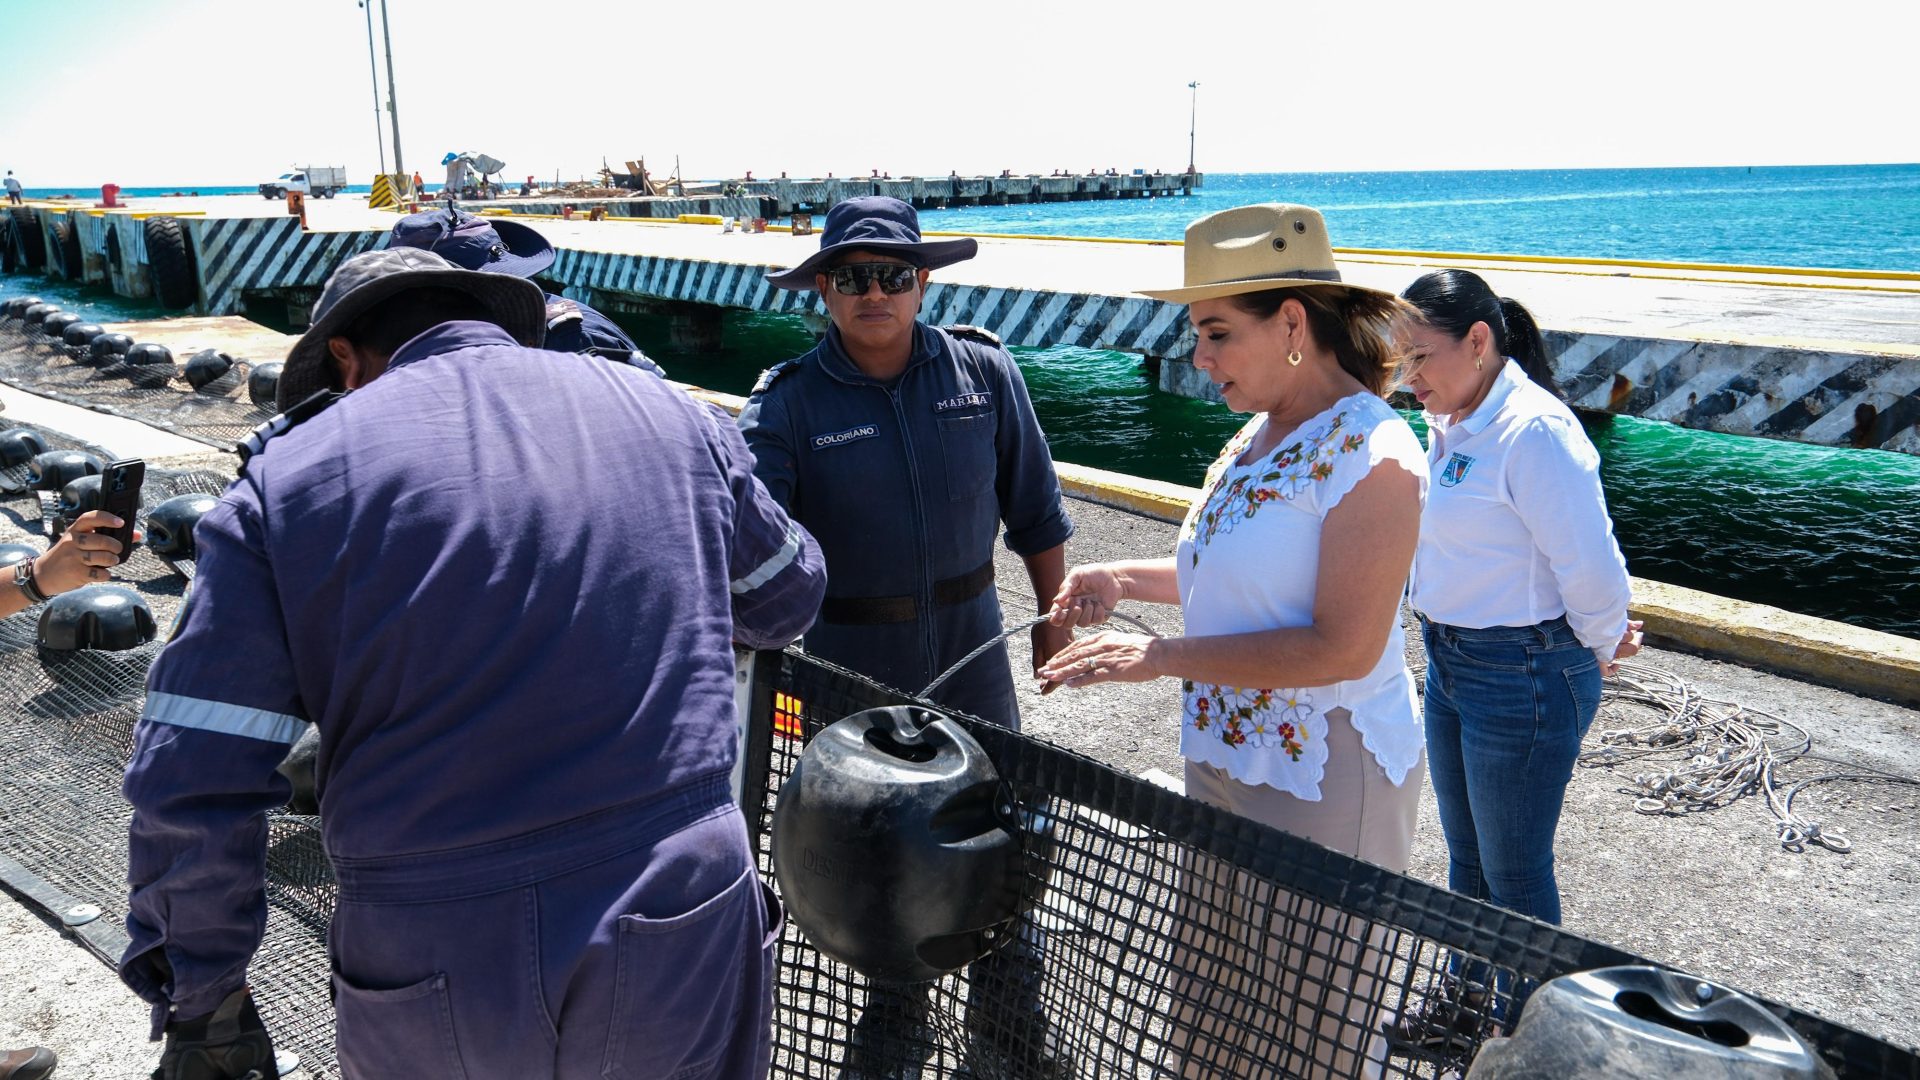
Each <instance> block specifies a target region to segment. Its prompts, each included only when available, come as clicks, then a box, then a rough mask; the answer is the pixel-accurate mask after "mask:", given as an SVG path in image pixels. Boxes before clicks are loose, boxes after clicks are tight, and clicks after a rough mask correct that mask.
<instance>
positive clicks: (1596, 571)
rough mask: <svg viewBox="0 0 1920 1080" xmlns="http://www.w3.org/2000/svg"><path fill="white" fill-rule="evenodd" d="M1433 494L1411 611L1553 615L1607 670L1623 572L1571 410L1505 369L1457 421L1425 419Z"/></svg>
mask: <svg viewBox="0 0 1920 1080" xmlns="http://www.w3.org/2000/svg"><path fill="white" fill-rule="evenodd" d="M1428 430H1429V435H1428V439H1429V444H1428V447H1427V463H1428V466H1429V468H1431V469H1432V486H1431V488H1430V489H1429V493H1428V496H1427V506H1426V511H1425V512H1424V513H1423V514H1421V516H1420V547H1419V550H1418V551H1417V552H1415V554H1414V558H1413V579H1412V584H1411V587H1410V590H1409V593H1410V597H1411V599H1412V603H1413V608H1414V610H1415V611H1418V612H1420V613H1421V614H1422V615H1425V616H1426V617H1427V618H1429V619H1431V620H1433V621H1434V622H1438V623H1447V624H1449V625H1452V626H1461V627H1471V628H1474V629H1484V628H1486V627H1491V626H1532V625H1533V624H1535V623H1539V622H1545V621H1546V620H1549V619H1553V618H1556V617H1558V616H1560V615H1565V616H1566V617H1567V623H1568V624H1569V625H1570V626H1571V627H1572V628H1573V633H1574V636H1576V637H1578V638H1579V639H1580V643H1581V644H1582V645H1585V646H1586V647H1587V648H1589V649H1592V650H1593V651H1594V654H1595V655H1597V656H1598V657H1600V659H1601V660H1602V661H1608V660H1612V659H1613V654H1614V650H1615V648H1616V647H1617V646H1618V645H1619V642H1620V636H1621V635H1622V634H1623V633H1625V631H1626V628H1627V599H1628V583H1627V564H1626V561H1625V560H1624V559H1622V558H1621V557H1620V545H1619V544H1617V543H1615V542H1614V538H1613V520H1612V518H1610V517H1608V515H1607V500H1606V496H1605V495H1604V494H1603V493H1602V492H1601V490H1600V455H1599V454H1598V453H1597V452H1595V450H1594V448H1593V443H1592V442H1590V441H1589V440H1588V439H1587V434H1586V432H1585V431H1583V430H1582V429H1581V427H1580V421H1579V420H1577V419H1575V418H1574V415H1573V410H1571V409H1569V408H1567V406H1566V405H1565V404H1564V403H1563V402H1561V401H1560V400H1559V399H1558V398H1556V397H1554V396H1553V395H1552V394H1551V393H1549V392H1547V390H1545V389H1544V388H1542V387H1541V386H1540V385H1538V384H1537V383H1535V382H1534V381H1533V380H1532V379H1529V378H1527V375H1526V373H1525V372H1524V371H1522V370H1521V369H1520V365H1519V364H1518V363H1516V362H1514V361H1512V360H1507V361H1505V362H1504V363H1503V364H1502V365H1501V369H1500V376H1499V378H1498V379H1497V380H1496V381H1495V382H1494V384H1493V389H1492V390H1490V391H1488V393H1487V398H1486V400H1485V401H1482V402H1481V403H1480V406H1479V407H1478V408H1476V409H1474V410H1473V412H1472V414H1471V415H1469V416H1467V417H1465V418H1463V419H1460V420H1458V421H1451V420H1449V418H1447V417H1443V416H1438V415H1431V414H1430V415H1429V416H1428Z"/></svg>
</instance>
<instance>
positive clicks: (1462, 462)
mask: <svg viewBox="0 0 1920 1080" xmlns="http://www.w3.org/2000/svg"><path fill="white" fill-rule="evenodd" d="M1471 468H1473V459H1472V458H1470V457H1468V456H1467V455H1465V454H1455V455H1453V456H1452V457H1450V458H1448V459H1447V467H1446V468H1444V469H1441V470H1440V486H1441V487H1455V486H1457V485H1458V484H1459V483H1460V481H1462V480H1465V479H1466V478H1467V470H1468V469H1471Z"/></svg>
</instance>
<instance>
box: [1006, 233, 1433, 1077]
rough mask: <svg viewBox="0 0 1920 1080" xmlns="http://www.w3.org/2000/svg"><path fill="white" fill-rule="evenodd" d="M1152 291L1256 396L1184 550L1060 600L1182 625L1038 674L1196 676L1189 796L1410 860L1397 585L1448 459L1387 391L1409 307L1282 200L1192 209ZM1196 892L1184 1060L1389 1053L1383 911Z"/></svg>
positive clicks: (1335, 1068)
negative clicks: (1177, 263) (1361, 957)
mask: <svg viewBox="0 0 1920 1080" xmlns="http://www.w3.org/2000/svg"><path fill="white" fill-rule="evenodd" d="M1146 295H1148V296H1153V297H1157V298H1160V299H1164V300H1172V301H1177V302H1180V303H1185V304H1186V305H1187V314H1188V318H1189V319H1190V320H1191V322H1192V324H1193V329H1194V332H1195V334H1196V335H1197V337H1198V340H1197V342H1196V344H1195V349H1194V354H1193V363H1194V367H1195V368H1197V369H1199V370H1201V371H1204V372H1205V373H1206V374H1207V375H1208V377H1209V378H1211V379H1212V380H1213V381H1214V383H1215V384H1217V385H1218V386H1219V387H1220V391H1221V394H1222V396H1224V397H1225V399H1226V402H1227V405H1228V406H1229V407H1230V408H1232V409H1234V410H1236V411H1240V412H1250V413H1253V414H1254V416H1253V418H1252V419H1251V420H1249V421H1248V422H1247V424H1246V426H1244V427H1243V428H1241V429H1240V432H1239V433H1238V434H1237V435H1235V436H1234V437H1233V438H1232V439H1231V440H1230V441H1229V442H1228V443H1227V445H1226V448H1225V449H1224V450H1222V451H1221V453H1220V456H1219V458H1218V459H1217V460H1216V461H1215V462H1214V463H1213V466H1212V467H1211V468H1210V469H1209V470H1208V471H1207V477H1206V481H1205V483H1204V485H1203V487H1202V491H1201V495H1200V498H1199V499H1198V500H1197V501H1196V502H1195V503H1194V505H1193V507H1192V509H1191V510H1189V511H1188V514H1187V518H1186V522H1185V524H1184V525H1182V527H1181V529H1180V536H1179V541H1178V544H1177V547H1176V549H1175V552H1174V555H1173V556H1172V557H1171V558H1166V559H1155V560H1145V561H1139V562H1121V563H1101V564H1095V565H1089V566H1082V567H1078V568H1076V569H1075V570H1073V571H1072V572H1071V573H1070V574H1069V575H1068V576H1067V578H1066V581H1065V583H1064V584H1063V585H1062V586H1061V589H1060V592H1059V594H1058V595H1057V596H1056V598H1055V601H1054V609H1053V618H1054V620H1055V621H1056V622H1057V623H1060V624H1070V625H1078V626H1085V625H1091V624H1094V623H1098V622H1102V621H1104V620H1105V619H1106V617H1107V613H1108V612H1109V611H1110V610H1112V608H1113V607H1114V605H1116V604H1118V603H1119V602H1120V601H1122V600H1137V601H1144V602H1148V603H1162V604H1179V605H1180V608H1181V612H1182V615H1183V616H1184V619H1185V623H1186V634H1185V635H1184V636H1181V637H1170V638H1155V637H1146V636H1140V635H1135V634H1124V633H1116V632H1113V631H1105V632H1101V633H1098V634H1095V635H1093V636H1091V637H1087V638H1083V639H1081V640H1079V641H1077V642H1075V643H1073V644H1072V645H1071V646H1069V647H1068V648H1066V649H1064V650H1062V651H1061V652H1060V653H1059V654H1057V655H1055V656H1054V657H1053V658H1052V660H1051V661H1050V662H1049V663H1048V664H1047V665H1046V666H1045V667H1044V668H1042V670H1041V672H1040V674H1041V675H1042V677H1044V678H1047V679H1050V680H1053V681H1056V682H1060V683H1064V684H1065V685H1068V686H1087V685H1092V684H1095V683H1101V682H1108V681H1123V682H1144V681H1147V680H1149V679H1156V678H1161V677H1166V676H1172V677H1177V678H1179V679H1180V680H1181V690H1182V695H1181V702H1182V716H1181V728H1180V751H1181V754H1182V756H1183V757H1185V758H1186V790H1187V794H1189V795H1191V796H1194V797H1195V798H1199V799H1203V800H1205V801H1207V802H1210V803H1213V804H1215V805H1217V806H1221V807H1224V808H1226V809H1228V810H1231V811H1232V812H1234V813H1236V814H1239V815H1241V816H1244V817H1249V818H1253V819H1255V820H1257V821H1261V822H1264V823H1266V824H1269V825H1273V826H1275V827H1277V828H1281V829H1284V830H1286V831H1288V832H1291V833H1294V834H1296V835H1300V836H1305V837H1307V838H1309V839H1312V840H1315V841H1318V842H1319V843H1322V844H1324V845H1326V846H1328V847H1331V848H1335V849H1337V850H1340V851H1343V852H1346V853H1348V854H1352V855H1357V856H1359V857H1360V858H1363V859H1366V860H1368V861H1370V862H1374V863H1377V864H1379V865H1381V866H1385V867H1389V868H1391V869H1394V870H1404V869H1405V868H1406V866H1407V861H1408V856H1409V853H1410V851H1411V849H1412V843H1413V825H1414V818H1415V815H1416V812H1417V809H1418V803H1419V788H1420V780H1421V776H1422V771H1423V767H1424V766H1423V761H1422V739H1421V732H1420V720H1419V717H1418V715H1417V713H1416V712H1415V708H1414V697H1413V683H1412V679H1411V677H1410V676H1409V674H1408V672H1407V667H1406V661H1405V644H1404V638H1403V634H1402V631H1401V628H1400V621H1399V602H1400V595H1401V591H1402V587H1403V586H1404V584H1405V582H1406V578H1407V568H1408V566H1409V565H1410V564H1411V563H1412V561H1413V552H1414V545H1415V543H1416V540H1417V538H1418V535H1419V527H1420V511H1421V505H1422V502H1423V500H1424V498H1425V494H1426V484H1427V469H1426V461H1425V456H1424V454H1423V452H1422V450H1421V448H1420V443H1419V440H1418V439H1417V438H1415V436H1414V434H1413V430H1412V429H1411V428H1410V427H1408V426H1407V423H1406V421H1404V420H1402V419H1401V418H1400V417H1399V415H1398V414H1396V413H1395V412H1394V411H1393V409H1392V408H1390V407H1389V406H1388V405H1387V403H1386V401H1385V400H1383V398H1382V396H1381V395H1382V394H1383V393H1385V392H1386V390H1387V389H1388V387H1389V386H1390V385H1392V382H1393V376H1394V353H1393V347H1392V343H1391V337H1390V333H1391V330H1392V327H1393V325H1394V323H1395V322H1396V321H1397V320H1398V319H1400V318H1401V317H1403V315H1404V314H1405V312H1406V311H1407V308H1406V306H1405V305H1404V304H1403V303H1402V302H1401V301H1400V300H1399V299H1398V298H1397V297H1395V296H1393V295H1392V294H1391V293H1387V292H1381V291H1378V290H1374V289H1368V288H1363V287H1360V286H1356V285H1349V284H1345V283H1343V282H1342V281H1341V280H1340V273H1339V271H1338V270H1337V269H1336V268H1335V267H1334V262H1333V249H1332V247H1331V246H1330V243H1329V241H1328V239H1327V232H1326V226H1325V224H1324V222H1323V221H1322V220H1321V217H1320V214H1319V213H1318V212H1317V211H1314V210H1311V209H1308V208H1307V207H1302V206H1284V205H1263V206H1246V207H1240V208H1238V209H1234V210H1227V211H1223V212H1221V213H1217V214H1213V215H1211V216H1209V217H1205V218H1202V219H1200V220H1199V221H1196V222H1194V223H1193V225H1191V226H1190V227H1189V228H1188V229H1187V243H1186V285H1185V287H1184V288H1179V289H1169V290H1163V291H1148V292H1147V294H1146ZM1182 889H1183V892H1184V893H1185V899H1186V903H1185V904H1184V908H1183V912H1184V915H1185V918H1184V919H1183V920H1182V922H1183V928H1182V945H1183V948H1182V949H1181V950H1180V951H1179V952H1180V955H1177V956H1176V958H1175V965H1176V971H1177V972H1179V974H1180V977H1179V978H1177V979H1176V986H1175V987H1174V993H1175V996H1176V1000H1177V1001H1179V1002H1180V1008H1179V1010H1178V1012H1179V1013H1180V1015H1179V1016H1177V1017H1176V1020H1184V1021H1185V1022H1183V1023H1180V1024H1178V1027H1179V1028H1180V1029H1181V1030H1180V1031H1179V1032H1178V1033H1177V1034H1176V1036H1175V1038H1174V1040H1173V1046H1172V1053H1173V1054H1174V1056H1175V1057H1176V1058H1178V1059H1179V1063H1180V1064H1179V1067H1180V1068H1182V1069H1183V1070H1185V1071H1186V1072H1188V1073H1191V1074H1198V1075H1215V1074H1216V1073H1217V1072H1218V1071H1219V1070H1222V1069H1225V1070H1228V1071H1229V1072H1230V1073H1231V1074H1233V1075H1243V1074H1244V1073H1245V1071H1246V1070H1247V1069H1248V1068H1250V1067H1251V1066H1252V1065H1253V1063H1259V1064H1260V1066H1261V1067H1263V1068H1278V1069H1279V1070H1280V1071H1281V1072H1283V1073H1284V1074H1287V1075H1302V1076H1318V1075H1342V1076H1345V1075H1354V1074H1355V1073H1356V1072H1357V1071H1367V1070H1369V1069H1372V1068H1374V1067H1375V1062H1377V1060H1378V1059H1379V1057H1381V1056H1382V1055H1383V1053H1384V1049H1383V1047H1382V1045H1381V1043H1380V1040H1379V1039H1378V1038H1376V1037H1375V1036H1374V1035H1373V1034H1372V1032H1373V1028H1374V1026H1375V1024H1376V1023H1377V1016H1376V1015H1375V1013H1376V1012H1377V1006H1376V1004H1375V1003H1374V1001H1373V1000H1372V999H1373V997H1374V996H1375V994H1376V993H1377V992H1378V986H1377V981H1376V980H1377V976H1378V975H1379V973H1380V966H1381V963H1382V961H1383V959H1384V957H1385V953H1384V951H1383V950H1381V949H1380V948H1379V945H1380V942H1379V941H1378V940H1373V941H1371V942H1369V944H1371V945H1372V946H1373V947H1372V948H1370V949H1368V950H1367V951H1368V958H1367V960H1366V961H1365V962H1364V963H1359V964H1358V966H1357V967H1356V966H1354V965H1355V964H1356V959H1355V954H1356V953H1357V952H1358V951H1359V949H1360V944H1361V941H1362V940H1366V939H1367V938H1368V936H1369V935H1367V934H1366V933H1365V932H1364V929H1363V930H1361V931H1359V932H1358V934H1357V937H1356V931H1355V930H1353V929H1351V928H1348V929H1346V930H1344V931H1343V932H1340V933H1337V934H1336V933H1330V932H1329V927H1330V926H1331V923H1330V922H1329V921H1328V920H1329V919H1330V918H1331V916H1328V917H1327V918H1323V919H1320V921H1318V922H1315V921H1314V920H1315V919H1316V918H1317V917H1316V916H1313V915H1311V914H1309V915H1308V916H1307V918H1305V919H1301V918H1299V917H1298V916H1300V915H1302V914H1304V913H1307V912H1308V911H1309V910H1310V907H1309V906H1308V905H1305V904H1304V903H1303V902H1301V901H1299V900H1297V899H1289V898H1288V897H1287V896H1286V895H1285V894H1284V893H1283V892H1281V891H1280V890H1277V889H1275V888H1274V887H1272V886H1271V885H1267V884H1265V883H1263V882H1260V881H1257V880H1253V879H1249V878H1247V877H1246V876H1244V875H1239V876H1235V875H1231V874H1225V873H1222V872H1220V871H1217V870H1205V869H1199V868H1195V869H1194V870H1193V872H1191V873H1189V874H1188V875H1187V876H1186V877H1185V879H1184V882H1183V886H1182ZM1375 937H1376V938H1377V935H1375ZM1223 955H1224V956H1233V957H1236V960H1235V962H1234V963H1232V964H1222V963H1221V962H1220V958H1221V957H1222V956H1223ZM1330 963H1332V964H1335V965H1337V967H1334V968H1330V967H1329V964H1330ZM1229 973H1231V974H1229Z"/></svg>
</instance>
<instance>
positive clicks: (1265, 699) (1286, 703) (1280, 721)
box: [1180, 679, 1313, 761]
mask: <svg viewBox="0 0 1920 1080" xmlns="http://www.w3.org/2000/svg"><path fill="white" fill-rule="evenodd" d="M1180 688H1181V690H1182V691H1183V693H1182V695H1181V697H1182V698H1183V700H1184V702H1185V704H1186V711H1187V722H1188V723H1190V724H1192V725H1193V729H1194V730H1195V731H1201V732H1207V733H1209V734H1212V735H1214V736H1216V737H1218V738H1219V740H1220V741H1221V742H1223V743H1225V744H1227V745H1228V746H1234V747H1238V746H1247V747H1252V748H1255V749H1262V748H1265V747H1269V746H1271V747H1276V748H1278V749H1279V750H1281V751H1283V752H1284V753H1285V754H1286V755H1287V756H1288V757H1289V758H1292V759H1293V760H1294V761H1299V760H1300V755H1301V754H1302V753H1303V752H1304V751H1305V750H1306V741H1307V730H1306V720H1307V718H1308V717H1309V716H1311V715H1313V698H1312V697H1311V696H1310V695H1309V694H1307V692H1306V691H1304V690H1297V689H1292V690H1271V689H1260V690H1241V689H1237V688H1235V687H1231V686H1215V685H1213V684H1212V683H1196V682H1194V681H1193V680H1191V679H1187V680H1183V681H1182V682H1181V686H1180Z"/></svg>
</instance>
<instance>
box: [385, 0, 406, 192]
mask: <svg viewBox="0 0 1920 1080" xmlns="http://www.w3.org/2000/svg"><path fill="white" fill-rule="evenodd" d="M380 36H381V37H383V38H385V39H386V42H387V114H388V115H389V116H390V117H392V119H393V172H394V175H396V176H405V175H406V172H407V167H406V165H404V164H402V163H401V161H400V104H399V102H397V101H395V100H394V94H393V24H392V23H391V22H389V21H388V20H387V0H380Z"/></svg>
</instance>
